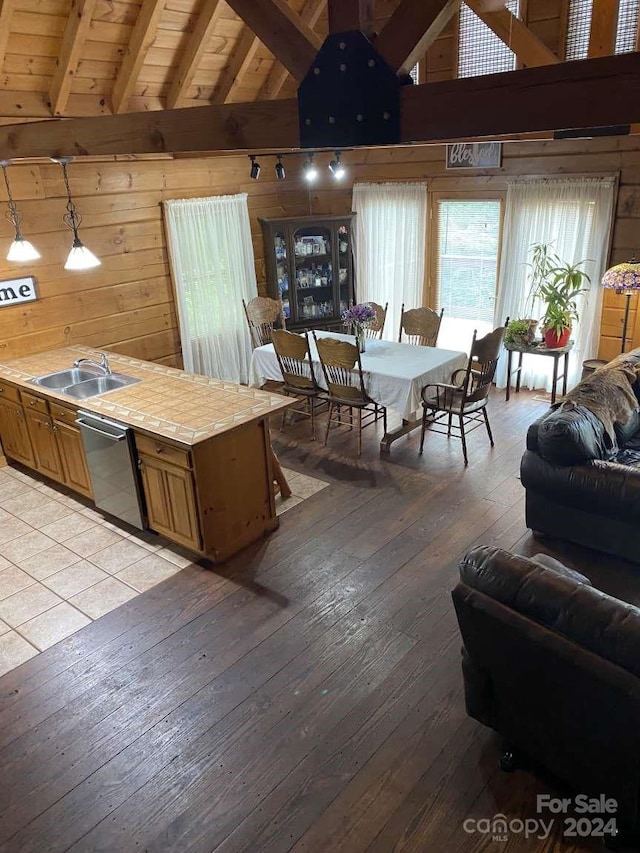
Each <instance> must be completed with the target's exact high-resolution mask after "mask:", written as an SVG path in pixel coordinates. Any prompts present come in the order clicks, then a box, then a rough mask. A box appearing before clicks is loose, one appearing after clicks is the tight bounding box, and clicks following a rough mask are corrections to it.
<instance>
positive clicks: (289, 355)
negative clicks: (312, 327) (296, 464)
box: [271, 329, 326, 441]
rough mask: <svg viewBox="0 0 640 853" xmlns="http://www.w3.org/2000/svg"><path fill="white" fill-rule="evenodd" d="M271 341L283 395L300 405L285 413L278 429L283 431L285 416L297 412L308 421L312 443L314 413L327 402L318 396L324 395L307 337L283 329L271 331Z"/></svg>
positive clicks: (306, 335)
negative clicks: (314, 367) (278, 368)
mask: <svg viewBox="0 0 640 853" xmlns="http://www.w3.org/2000/svg"><path fill="white" fill-rule="evenodd" d="M271 341H272V343H273V348H274V350H275V353H276V358H277V359H278V364H279V366H280V370H281V372H282V379H283V382H284V385H283V386H282V389H281V390H282V392H283V393H284V394H285V395H286V396H287V397H296V398H297V399H298V400H299V401H300V403H302V404H303V405H301V406H291V407H290V408H289V409H285V410H284V412H283V413H282V426H281V429H284V424H285V416H286V414H287V412H296V413H298V414H300V415H304V416H305V417H308V418H310V420H311V440H312V441H313V440H314V439H315V437H316V409H317V407H318V405H321V404H324V403H326V398H324V397H323V396H321V395H323V394H324V392H323V390H322V388H321V387H320V386H319V385H318V383H317V382H316V377H315V373H314V370H313V362H312V361H311V353H310V352H309V337H308V334H307V332H305V333H304V334H303V335H294V334H293V332H287V331H286V330H285V329H274V330H273V332H272V333H271Z"/></svg>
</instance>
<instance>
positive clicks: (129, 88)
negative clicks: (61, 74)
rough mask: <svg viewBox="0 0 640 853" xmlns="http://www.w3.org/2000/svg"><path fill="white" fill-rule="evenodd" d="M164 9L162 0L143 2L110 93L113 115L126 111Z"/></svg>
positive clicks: (145, 0)
mask: <svg viewBox="0 0 640 853" xmlns="http://www.w3.org/2000/svg"><path fill="white" fill-rule="evenodd" d="M163 9H164V2H163V0H143V2H142V6H141V8H140V12H139V13H138V18H137V20H136V25H135V27H134V28H133V32H132V33H131V40H130V41H129V45H128V47H127V52H126V53H125V55H124V59H123V60H122V65H121V66H120V70H119V72H118V76H117V78H116V82H115V83H114V86H113V92H112V93H111V101H112V106H113V111H114V113H122V112H124V111H125V110H126V109H127V105H128V103H129V98H130V97H131V95H132V94H133V89H134V87H135V85H136V83H137V81H138V75H139V74H140V69H141V68H142V65H143V63H144V61H145V59H146V56H147V52H148V50H149V48H150V47H151V45H152V44H153V42H154V41H155V37H156V32H157V29H158V21H159V20H160V15H161V13H162V10H163Z"/></svg>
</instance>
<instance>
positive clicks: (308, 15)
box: [258, 0, 327, 101]
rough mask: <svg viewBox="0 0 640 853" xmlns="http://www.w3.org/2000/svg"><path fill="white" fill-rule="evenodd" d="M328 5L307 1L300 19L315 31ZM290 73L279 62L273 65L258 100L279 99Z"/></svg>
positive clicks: (325, 1) (323, 1) (320, 1)
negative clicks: (314, 28)
mask: <svg viewBox="0 0 640 853" xmlns="http://www.w3.org/2000/svg"><path fill="white" fill-rule="evenodd" d="M326 5H327V0H307V2H306V3H305V4H304V6H303V7H302V12H300V17H301V18H303V19H304V20H305V21H308V23H309V26H310V27H311V28H312V29H313V27H315V26H316V24H317V23H318V21H319V20H320V17H321V15H322V13H323V12H324V10H325V7H326ZM288 76H289V71H288V69H286V68H285V67H284V65H282V64H281V63H280V62H278V60H277V59H276V61H275V62H274V63H273V68H272V69H271V71H270V72H269V76H268V77H267V79H266V80H265V82H264V83H263V85H262V88H261V89H260V92H259V94H258V100H259V101H261V100H271V99H272V98H277V97H278V95H279V94H280V92H281V91H282V87H283V86H284V84H285V83H286V82H287V77H288Z"/></svg>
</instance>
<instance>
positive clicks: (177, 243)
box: [164, 193, 258, 383]
mask: <svg viewBox="0 0 640 853" xmlns="http://www.w3.org/2000/svg"><path fill="white" fill-rule="evenodd" d="M164 209H165V214H166V223H167V233H168V238H169V256H170V260H171V271H172V274H173V281H174V284H175V289H176V296H177V302H178V318H179V321H180V335H181V338H182V355H183V358H184V366H185V370H190V371H192V372H194V373H203V374H205V375H206V376H213V377H215V378H217V379H226V380H229V381H232V382H244V383H246V382H247V381H248V377H249V362H250V360H251V342H250V340H249V332H248V329H247V321H246V318H245V315H244V308H243V307H242V300H243V299H244V300H245V301H248V300H249V299H252V298H253V297H254V296H256V295H257V293H258V289H257V285H256V272H255V265H254V258H253V244H252V242H251V227H250V225H249V210H248V207H247V194H246V193H241V194H239V195H231V196H212V197H210V198H190V199H179V200H172V201H165V202H164Z"/></svg>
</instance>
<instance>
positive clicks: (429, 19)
mask: <svg viewBox="0 0 640 853" xmlns="http://www.w3.org/2000/svg"><path fill="white" fill-rule="evenodd" d="M459 8H460V0H401V2H400V4H399V5H398V6H397V7H396V9H395V11H394V13H393V15H392V16H391V17H390V18H389V20H388V21H387V23H386V24H385V25H384V27H383V29H382V32H381V33H380V35H379V36H378V38H377V39H376V42H375V47H376V50H377V51H378V53H379V54H380V55H381V56H382V58H383V59H385V60H386V62H387V63H388V64H389V65H390V66H391V67H392V68H393V69H394V71H398V72H399V73H404V74H408V73H409V72H410V71H411V69H412V68H413V67H414V65H415V64H416V62H418V60H419V59H421V58H422V57H423V56H424V54H425V53H426V52H427V50H428V49H429V47H430V46H431V45H432V44H433V42H434V41H435V40H436V39H437V38H438V36H439V35H440V33H441V32H442V30H443V29H444V28H445V27H446V25H447V24H448V22H449V21H450V20H451V18H452V17H453V15H454V14H455V13H456V12H457V11H458V9H459Z"/></svg>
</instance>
